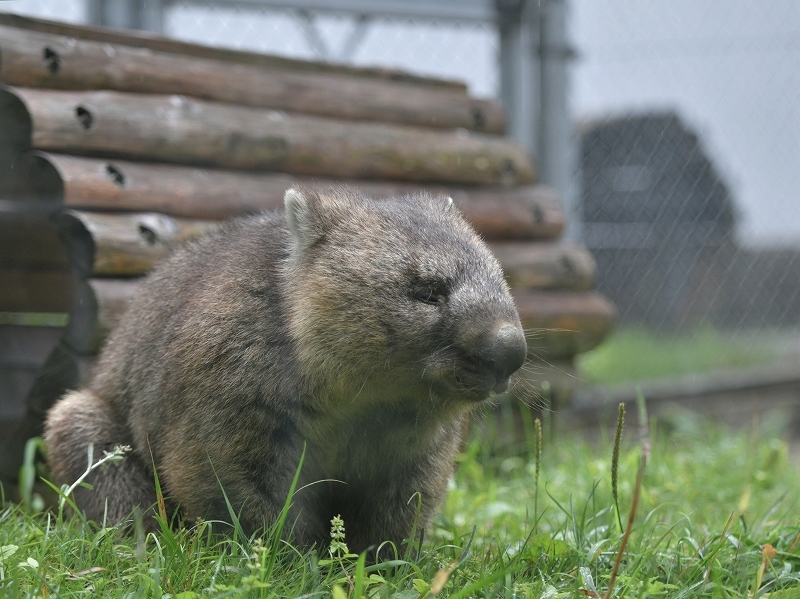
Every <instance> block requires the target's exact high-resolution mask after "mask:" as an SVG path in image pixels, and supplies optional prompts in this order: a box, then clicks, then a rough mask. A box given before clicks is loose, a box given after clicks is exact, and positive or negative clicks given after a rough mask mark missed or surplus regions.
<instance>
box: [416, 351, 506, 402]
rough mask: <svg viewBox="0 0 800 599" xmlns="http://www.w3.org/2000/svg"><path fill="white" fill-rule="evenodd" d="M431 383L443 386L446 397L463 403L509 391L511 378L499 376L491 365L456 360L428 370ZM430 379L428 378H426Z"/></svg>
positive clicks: (481, 399)
mask: <svg viewBox="0 0 800 599" xmlns="http://www.w3.org/2000/svg"><path fill="white" fill-rule="evenodd" d="M427 375H428V376H429V377H430V379H432V381H431V382H435V383H438V385H441V386H443V387H444V388H445V389H446V391H445V393H444V395H446V396H449V397H452V398H453V399H460V400H463V401H475V402H478V401H483V400H485V399H487V398H488V397H489V396H490V395H491V394H492V393H503V392H505V391H506V390H508V384H509V379H510V377H502V376H499V375H498V373H497V372H496V369H495V368H494V367H493V365H492V364H491V363H487V362H482V361H475V360H468V359H460V360H459V359H456V360H453V361H452V362H450V364H449V365H448V364H437V365H436V367H433V368H429V369H427ZM426 378H428V377H426Z"/></svg>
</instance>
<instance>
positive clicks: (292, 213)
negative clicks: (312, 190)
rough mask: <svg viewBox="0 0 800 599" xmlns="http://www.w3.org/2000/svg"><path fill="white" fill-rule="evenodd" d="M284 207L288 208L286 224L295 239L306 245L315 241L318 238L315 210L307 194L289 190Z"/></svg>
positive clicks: (285, 196)
mask: <svg viewBox="0 0 800 599" xmlns="http://www.w3.org/2000/svg"><path fill="white" fill-rule="evenodd" d="M283 205H284V207H285V208H286V223H287V224H288V225H289V231H290V232H291V233H292V235H293V236H294V238H295V239H297V240H298V241H304V242H306V243H308V242H309V241H313V239H314V238H315V237H316V236H317V233H316V232H315V229H316V227H315V225H314V220H315V219H314V216H313V214H312V212H313V210H314V208H313V206H312V202H311V201H310V200H309V198H308V197H307V196H306V194H304V193H303V192H302V191H300V190H298V189H295V188H291V189H287V190H286V193H285V194H284V195H283Z"/></svg>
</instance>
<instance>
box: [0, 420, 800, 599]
mask: <svg viewBox="0 0 800 599" xmlns="http://www.w3.org/2000/svg"><path fill="white" fill-rule="evenodd" d="M620 422H622V418H620ZM635 428H636V427H631V426H630V425H629V426H628V430H626V431H625V434H622V435H619V438H620V440H619V441H617V442H616V443H615V442H614V439H615V438H617V435H615V434H614V431H610V432H609V434H608V435H607V436H608V440H606V441H604V440H601V441H599V442H592V443H590V442H587V441H585V440H582V439H581V438H578V437H574V436H558V437H557V438H556V439H552V438H545V439H542V427H541V426H540V425H538V424H535V425H534V426H532V427H531V435H532V437H533V438H528V439H526V440H525V442H524V443H522V444H521V446H520V448H519V449H518V450H516V451H508V450H504V451H502V452H501V451H498V450H497V449H493V447H492V446H491V445H490V444H489V443H488V442H487V441H486V437H487V436H491V435H490V434H487V433H486V431H484V433H483V434H482V435H478V436H476V438H475V440H474V441H473V442H472V443H470V444H469V445H468V447H467V448H466V449H465V452H464V453H463V454H462V455H461V456H460V458H459V468H458V471H457V474H456V476H455V479H454V480H453V481H452V482H451V484H450V493H449V495H448V498H447V500H446V503H445V505H444V506H443V508H442V509H441V510H440V514H439V516H438V517H437V519H436V521H435V524H434V526H433V527H432V529H430V530H426V531H424V533H423V535H422V539H421V540H419V541H417V542H414V543H412V544H410V545H408V546H403V547H398V548H394V550H391V549H390V551H389V553H388V558H387V559H386V561H384V562H382V563H378V564H370V563H369V562H368V561H367V560H365V558H364V556H363V555H362V556H358V555H354V554H352V553H350V551H349V550H348V549H347V528H346V527H347V523H346V522H341V521H340V520H336V519H335V521H334V522H333V523H332V528H331V532H332V543H331V546H330V548H324V549H319V550H316V551H306V550H299V549H295V548H293V547H292V546H291V545H289V544H287V543H285V542H283V541H280V532H281V528H282V527H289V526H291V523H290V522H288V521H281V522H279V523H278V524H277V525H276V526H275V527H273V529H271V530H268V531H265V532H264V534H262V535H257V536H255V537H253V538H245V537H244V536H243V535H242V534H241V531H240V530H238V529H234V531H235V532H234V533H233V534H232V535H229V536H224V535H221V534H217V533H216V532H215V531H217V530H219V525H218V524H217V523H213V522H198V523H196V524H194V525H192V526H191V527H188V528H185V527H178V528H172V527H170V526H169V525H168V523H167V522H166V521H165V520H164V518H163V516H159V519H160V524H161V530H160V531H159V532H157V533H153V534H144V533H143V532H142V529H141V526H137V525H136V524H135V523H134V525H133V526H132V527H129V530H132V531H133V532H132V533H131V532H128V533H123V531H122V530H121V529H120V528H117V527H108V526H101V525H96V524H93V523H86V522H84V521H83V520H82V519H81V518H80V516H79V515H77V516H67V515H66V513H65V511H62V510H59V509H55V510H52V511H48V512H38V513H31V512H32V511H33V510H35V507H31V506H35V505H36V503H37V502H36V501H32V500H30V499H29V500H28V501H27V502H26V504H25V505H23V504H19V505H17V504H10V503H5V502H4V507H3V509H2V512H0V596H1V597H13V598H16V597H155V598H162V599H163V598H173V599H194V598H198V597H325V598H329V597H332V598H333V599H348V598H352V599H361V598H365V597H376V598H378V597H381V598H391V599H422V598H426V597H433V596H436V595H438V596H440V597H450V598H453V599H456V598H465V597H503V598H506V597H508V598H512V597H514V598H527V597H531V598H540V597H541V598H556V597H626V598H639V597H642V598H644V597H670V598H679V597H686V598H689V597H709V598H728V597H731V598H732V597H737V598H738V597H754V598H755V597H764V598H767V597H768V598H771V599H787V598H794V597H800V475H799V474H798V472H797V471H796V470H795V469H794V468H793V467H792V465H791V463H790V462H789V459H788V445H787V443H786V442H785V441H784V440H783V439H781V438H780V436H777V435H775V434H769V433H766V432H764V431H759V430H757V429H754V430H753V431H751V432H749V433H733V432H730V431H727V430H724V429H721V428H718V427H716V426H713V425H711V424H710V423H708V422H700V421H697V420H694V419H684V420H683V421H681V420H680V419H678V420H676V421H674V422H673V423H672V426H671V429H672V430H671V431H670V433H669V434H666V433H664V432H663V430H664V429H663V427H655V428H653V429H652V430H653V433H652V435H650V437H651V438H649V439H648V438H647V437H648V435H647V434H646V433H645V434H642V433H640V432H639V430H633V429H635ZM619 430H620V432H622V430H621V428H620V429H619ZM640 430H645V429H643V428H641V427H640ZM545 434H547V433H545ZM614 446H616V450H615V449H614ZM648 447H649V455H648ZM613 456H616V457H613ZM105 457H106V458H107V456H105ZM645 460H646V463H645ZM110 461H113V459H111V460H110ZM615 464H616V465H615ZM105 467H111V468H113V467H114V465H113V464H109V465H107V466H105ZM612 472H615V473H616V474H612ZM68 490H69V489H61V490H59V492H60V493H61V494H62V495H61V497H60V499H61V501H60V502H59V503H61V504H62V505H64V504H67V505H68V503H69V497H68V495H67V493H66V491H68ZM297 492H302V489H300V490H298V491H297ZM637 503H638V506H637V507H635V508H634V506H635V504H637ZM25 506H27V507H25ZM26 510H27V511H26ZM232 517H233V518H234V519H235V514H232Z"/></svg>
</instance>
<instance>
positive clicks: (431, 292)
mask: <svg viewBox="0 0 800 599" xmlns="http://www.w3.org/2000/svg"><path fill="white" fill-rule="evenodd" d="M442 295H443V294H441V293H439V292H437V291H436V290H435V289H434V288H433V287H420V288H419V289H417V290H415V291H414V299H415V300H417V301H418V302H422V303H423V304H428V305H429V306H436V305H438V304H439V302H441V301H442Z"/></svg>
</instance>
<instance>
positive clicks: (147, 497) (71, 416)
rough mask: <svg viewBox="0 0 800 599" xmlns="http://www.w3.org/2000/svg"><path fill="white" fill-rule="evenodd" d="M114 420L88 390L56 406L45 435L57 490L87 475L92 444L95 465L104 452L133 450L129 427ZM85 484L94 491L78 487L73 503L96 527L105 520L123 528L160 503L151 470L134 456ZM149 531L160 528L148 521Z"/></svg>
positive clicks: (92, 476) (95, 473) (99, 470)
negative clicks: (133, 514) (119, 448)
mask: <svg viewBox="0 0 800 599" xmlns="http://www.w3.org/2000/svg"><path fill="white" fill-rule="evenodd" d="M115 416H116V414H115V413H114V411H113V410H112V409H111V407H110V406H109V405H108V404H107V403H106V402H105V401H103V400H102V399H101V398H100V397H98V396H97V395H95V394H94V393H92V392H91V391H89V390H82V391H72V392H70V393H68V394H67V395H65V396H64V397H63V398H62V399H61V400H60V401H58V402H57V403H56V405H55V406H54V407H53V408H52V409H51V410H50V412H49V413H48V415H47V422H46V423H45V433H44V440H45V445H46V446H47V454H48V458H47V459H48V464H49V466H50V471H51V472H52V475H53V478H54V479H55V482H56V484H58V485H63V484H68V485H71V484H72V483H74V482H75V481H76V480H77V479H78V478H79V477H80V476H81V475H82V474H83V473H84V472H85V471H86V468H87V466H88V447H89V444H90V443H91V444H93V445H94V448H93V460H94V461H95V462H97V460H98V459H100V458H101V457H103V455H104V454H103V452H104V451H109V452H110V451H112V450H113V449H114V447H116V446H117V445H130V444H131V441H130V435H129V434H128V432H127V430H126V428H125V425H124V424H123V423H121V422H119V421H118V420H117V419H116V418H115ZM86 482H88V483H89V484H91V485H92V487H94V488H93V489H92V490H89V489H86V488H83V487H79V488H78V489H76V491H75V495H74V499H75V503H76V504H77V505H78V507H80V508H81V509H82V510H83V511H84V512H85V513H86V516H87V517H88V518H89V519H90V520H94V521H96V522H102V521H103V517H104V515H105V516H106V517H107V519H108V522H109V523H110V524H116V523H119V522H121V521H122V520H124V519H125V518H127V517H128V516H129V515H130V514H131V512H133V511H134V510H135V509H137V508H139V509H141V510H142V511H145V510H149V509H150V508H151V506H152V505H153V503H155V501H156V495H155V488H154V483H153V474H152V468H146V467H145V466H144V465H143V464H142V462H141V460H140V459H139V457H138V456H137V455H136V454H135V453H134V452H130V453H127V454H126V455H125V458H124V459H123V460H122V461H121V462H118V463H115V464H108V465H106V466H101V467H100V468H97V469H96V470H94V471H93V472H92V473H91V474H90V475H89V476H88V478H87V479H86ZM106 506H107V507H106ZM145 527H146V528H148V529H152V528H154V527H155V522H154V521H153V520H152V518H145Z"/></svg>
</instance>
